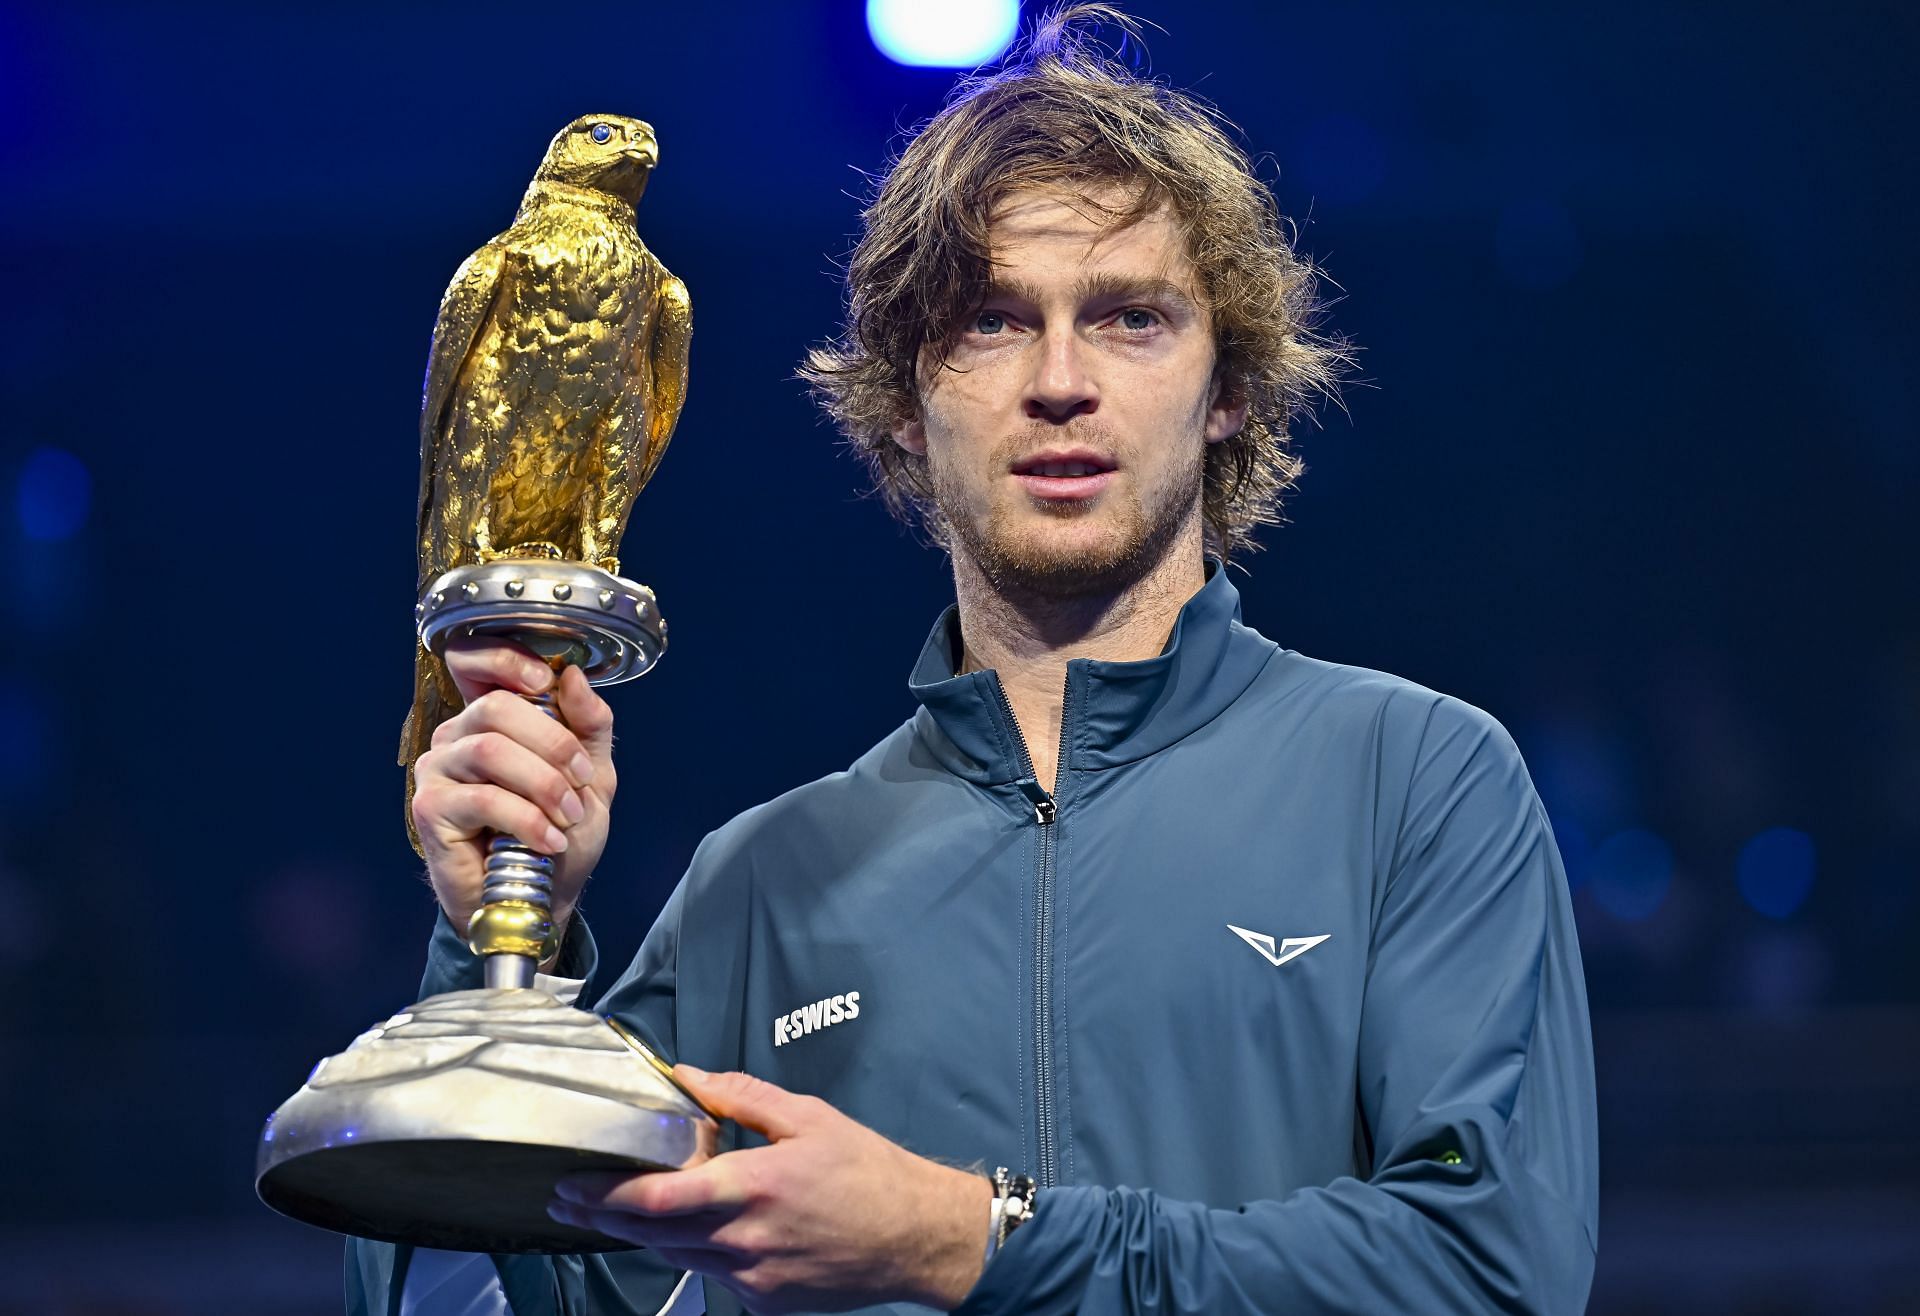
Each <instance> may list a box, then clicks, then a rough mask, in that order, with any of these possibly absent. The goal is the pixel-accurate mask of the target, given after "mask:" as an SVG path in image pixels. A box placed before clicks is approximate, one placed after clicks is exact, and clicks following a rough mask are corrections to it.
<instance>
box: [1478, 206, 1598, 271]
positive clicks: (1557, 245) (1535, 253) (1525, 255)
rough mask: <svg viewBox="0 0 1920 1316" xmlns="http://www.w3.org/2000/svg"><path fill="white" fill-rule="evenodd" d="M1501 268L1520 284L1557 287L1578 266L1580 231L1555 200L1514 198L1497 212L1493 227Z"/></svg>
mask: <svg viewBox="0 0 1920 1316" xmlns="http://www.w3.org/2000/svg"><path fill="white" fill-rule="evenodd" d="M1493 254H1494V259H1495V260H1496V261H1497V262H1498V263H1499V266H1500V272H1501V273H1502V274H1505V275H1506V276H1507V277H1508V278H1509V279H1511V280H1513V281H1514V282H1515V283H1517V284H1519V285H1520V286H1521V287H1523V288H1532V289H1534V290H1535V291H1536V292H1545V291H1547V290H1548V289H1550V288H1558V287H1559V286H1560V285H1561V284H1563V283H1565V282H1566V281H1567V280H1568V279H1571V278H1572V277H1573V275H1574V271H1576V270H1578V269H1579V268H1580V259H1581V255H1582V252H1581V247H1580V234H1579V232H1578V231H1577V230H1575V228H1574V227H1573V216H1572V215H1569V214H1568V213H1567V208H1566V207H1565V206H1563V205H1561V204H1560V203H1559V202H1557V201H1538V200H1536V201H1517V202H1515V203H1514V204H1512V205H1510V206H1508V207H1507V208H1506V209H1505V210H1503V211H1501V212H1500V222H1499V223H1498V224H1497V225H1495V226H1494V230H1493Z"/></svg>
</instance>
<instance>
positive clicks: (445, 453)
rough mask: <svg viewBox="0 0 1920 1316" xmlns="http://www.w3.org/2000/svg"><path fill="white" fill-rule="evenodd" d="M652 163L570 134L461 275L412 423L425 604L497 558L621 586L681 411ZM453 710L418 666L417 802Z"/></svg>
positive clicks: (630, 130)
mask: <svg viewBox="0 0 1920 1316" xmlns="http://www.w3.org/2000/svg"><path fill="white" fill-rule="evenodd" d="M658 160H659V146H658V144H657V142H656V141H655V139H654V135H653V129H652V128H651V127H649V126H648V125H647V124H644V123H642V122H640V121H639V120H638V119H628V118H624V117H622V116H620V115H617V114H589V115H585V116H583V117H582V118H579V119H576V120H574V121H573V122H572V123H570V124H568V125H567V126H566V127H565V128H563V129H561V130H560V133H559V135H558V136H556V137H555V138H554V139H553V143H552V145H550V146H548V148H547V154H546V158H545V159H543V160H542V161H541V162H540V168H539V171H538V172H537V173H535V174H534V176H533V183H532V185H531V186H530V187H529V188H528V189H527V194H526V197H525V199H524V200H522V201H521V203H520V211H519V213H518V214H517V215H515V216H514V220H513V224H512V226H511V227H510V228H508V229H507V231H506V232H504V233H502V234H500V235H499V236H498V237H496V238H494V239H493V241H491V242H489V243H488V244H487V245H486V246H484V247H482V248H480V250H478V251H476V252H474V253H473V255H471V256H469V257H468V258H467V259H466V261H465V263H463V264H462V265H461V266H460V268H459V270H457V271H456V272H455V273H454V276H453V282H452V283H451V284H449V285H448V286H447V292H446V296H445V297H444V298H443V299H442V300H441V303H440V318H439V321H438V322H437V323H436V324H435V325H434V330H433V351H432V354H431V356H430V357H429V359H428V361H427V377H426V384H425V389H424V393H423V396H422V398H421V406H420V578H419V587H421V588H424V587H425V585H426V584H427V582H428V581H430V580H432V579H434V578H435V577H436V576H438V575H440V573H442V572H444V571H448V570H451V569H452V568H454V567H458V566H463V565H467V564H470V563H476V562H486V561H490V560H492V559H495V558H503V557H546V558H558V559H567V560H573V561H581V562H588V563H593V564H595V565H597V566H600V567H603V568H605V569H606V570H608V571H609V572H612V573H613V574H614V575H618V574H619V560H618V558H617V557H616V556H615V553H616V550H617V549H618V546H619V543H620V536H621V533H622V531H624V530H625V528H626V523H627V513H628V512H629V511H630V510H631V509H632V507H633V499H634V495H635V494H637V493H639V492H640V488H641V486H642V485H644V484H645V483H646V482H647V479H648V477H649V476H651V475H652V474H653V471H654V468H655V467H656V466H657V465H659V463H660V457H661V455H662V454H663V453H664V452H665V451H666V448H667V441H668V440H669V439H670V438H672V437H673V428H674V425H675V423H676V422H677V421H678V420H679V419H680V409H681V407H682V406H683V405H684V404H685V402H686V396H687V343H688V340H689V338H690V337H691V335H692V331H693V320H692V310H691V305H690V303H689V301H688V299H687V288H686V285H685V284H683V283H681V282H680V280H678V279H676V278H674V277H673V276H672V275H671V274H669V273H668V272H667V270H666V267H665V266H663V265H662V264H661V263H660V262H659V260H657V259H656V258H655V257H654V255H653V253H652V252H650V251H648V250H647V248H646V245H645V244H644V243H643V242H641V240H640V235H639V233H638V232H637V231H636V229H635V217H634V208H635V206H636V205H637V204H638V202H639V200H640V196H641V194H642V193H643V192H645V191H646V187H647V178H648V175H649V174H650V173H651V172H652V171H653V167H654V165H655V164H656V163H657V161H658ZM459 707H460V698H459V694H458V692H457V691H456V690H455V689H454V687H453V683H452V681H451V680H450V679H449V678H448V676H447V672H446V668H445V666H444V665H443V664H442V663H441V661H440V660H439V659H438V658H436V657H435V656H434V655H433V654H431V653H429V652H427V651H426V649H424V648H421V649H419V650H417V652H416V655H415V676H414V699H413V711H412V712H411V713H410V714H409V715H408V718H407V725H406V729H405V731H404V732H403V733H402V736H401V744H400V761H401V762H402V763H403V764H405V765H406V766H407V769H408V774H407V775H408V788H409V789H408V795H409V797H411V795H412V789H411V788H412V775H413V774H412V768H413V763H414V760H415V759H417V758H419V756H420V755H421V754H423V753H424V752H426V750H427V747H428V745H429V744H430V743H431V741H432V737H433V732H434V729H435V728H436V727H438V726H439V725H440V723H442V722H444V721H445V720H446V719H447V718H448V717H450V716H452V715H453V713H454V712H455V711H456V710H457V709H458V708H459ZM408 824H409V830H411V824H412V819H411V814H409V818H408Z"/></svg>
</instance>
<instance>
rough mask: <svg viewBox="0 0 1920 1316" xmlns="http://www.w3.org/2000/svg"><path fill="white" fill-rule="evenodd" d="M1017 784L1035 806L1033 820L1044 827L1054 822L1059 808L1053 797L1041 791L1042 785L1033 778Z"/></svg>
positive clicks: (1027, 778) (1024, 779) (1022, 780)
mask: <svg viewBox="0 0 1920 1316" xmlns="http://www.w3.org/2000/svg"><path fill="white" fill-rule="evenodd" d="M1015 784H1016V785H1017V786H1019V787H1020V793H1021V794H1022V795H1024V796H1026V797H1027V801H1028V802H1029V803H1030V804H1032V805H1033V820H1034V821H1035V822H1037V823H1039V824H1040V825H1041V826H1042V827H1045V826H1046V825H1047V824H1048V823H1050V822H1052V821H1053V817H1054V815H1055V814H1056V813H1058V812H1059V806H1058V805H1056V804H1055V803H1054V802H1053V796H1051V795H1049V794H1047V793H1046V792H1045V791H1043V790H1041V789H1040V783H1039V782H1037V781H1035V780H1034V779H1033V778H1032V777H1024V778H1022V779H1021V780H1020V781H1018V782H1016V783H1015Z"/></svg>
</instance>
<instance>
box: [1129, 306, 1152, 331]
mask: <svg viewBox="0 0 1920 1316" xmlns="http://www.w3.org/2000/svg"><path fill="white" fill-rule="evenodd" d="M1159 318H1160V317H1158V316H1157V315H1155V314H1154V313H1153V312H1152V311H1149V310H1147V309H1146V308H1145V307H1142V306H1129V307H1128V308H1127V309H1126V310H1124V311H1122V312H1120V327H1121V328H1122V329H1151V328H1153V326H1154V325H1155V324H1156V323H1158V322H1159Z"/></svg>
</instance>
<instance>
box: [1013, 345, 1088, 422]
mask: <svg viewBox="0 0 1920 1316" xmlns="http://www.w3.org/2000/svg"><path fill="white" fill-rule="evenodd" d="M1035 357H1036V359H1035V361H1034V368H1033V374H1032V375H1031V376H1030V377H1029V378H1028V381H1027V395H1026V397H1025V398H1023V399H1022V400H1021V403H1022V410H1024V411H1025V412H1026V415H1027V418H1028V419H1029V420H1044V421H1050V422H1052V423H1053V424H1055V425H1063V424H1065V423H1066V422H1067V421H1069V420H1071V419H1073V418H1074V417H1075V416H1086V415H1091V414H1093V412H1094V411H1095V410H1096V409H1097V408H1098V407H1099V405H1100V390H1099V388H1098V386H1097V385H1096V384H1095V383H1094V380H1093V375H1092V374H1091V372H1090V371H1089V370H1088V368H1087V364H1088V363H1087V360H1086V344H1085V343H1082V342H1081V341H1080V338H1079V335H1077V334H1074V333H1072V332H1056V331H1053V330H1048V331H1047V332H1045V333H1044V334H1042V335H1041V338H1040V343H1039V351H1038V352H1037V353H1036V354H1035Z"/></svg>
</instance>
